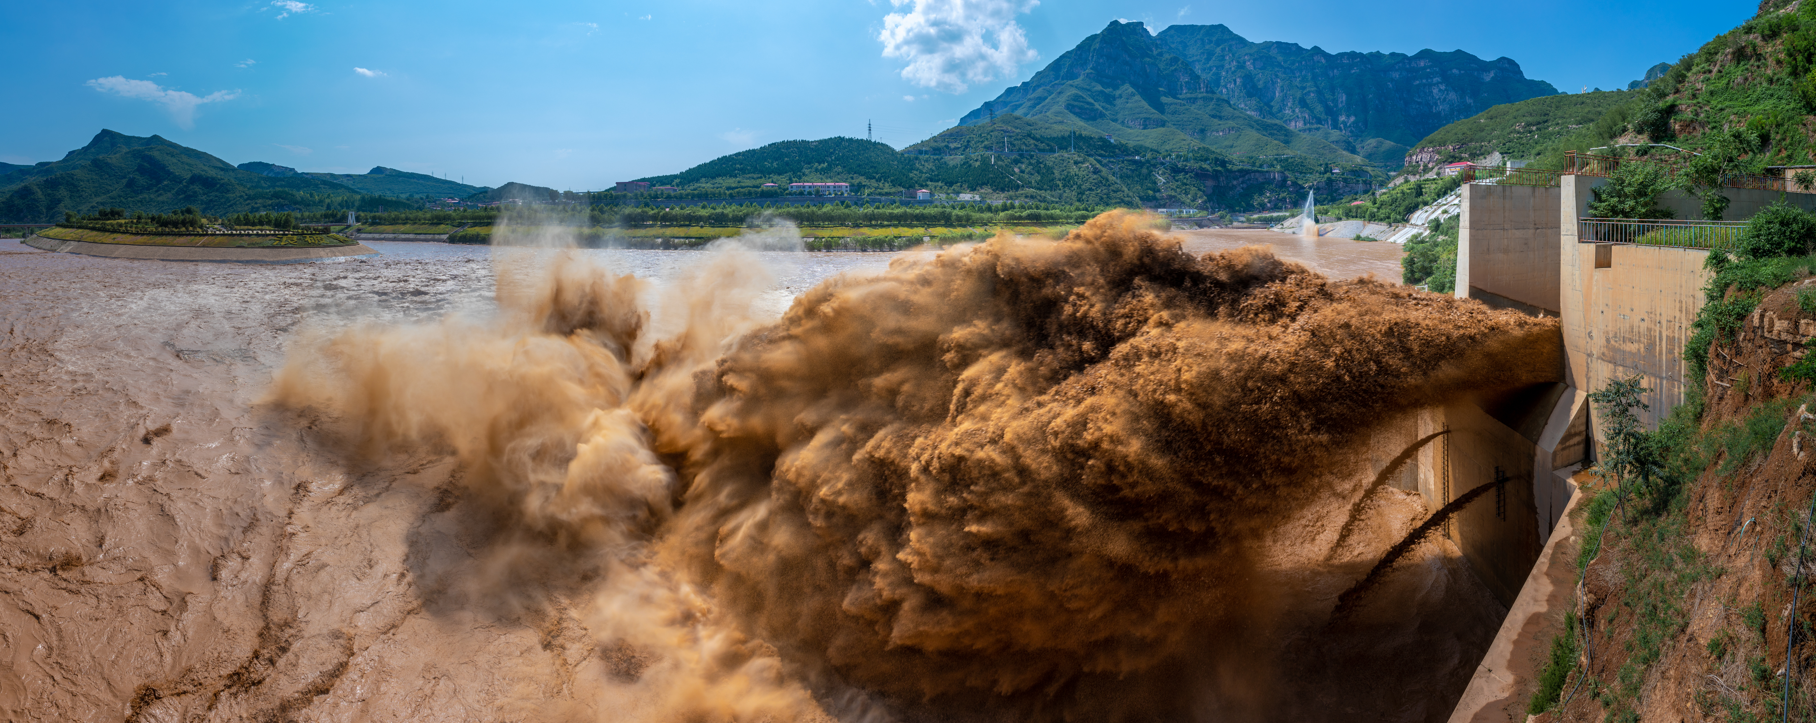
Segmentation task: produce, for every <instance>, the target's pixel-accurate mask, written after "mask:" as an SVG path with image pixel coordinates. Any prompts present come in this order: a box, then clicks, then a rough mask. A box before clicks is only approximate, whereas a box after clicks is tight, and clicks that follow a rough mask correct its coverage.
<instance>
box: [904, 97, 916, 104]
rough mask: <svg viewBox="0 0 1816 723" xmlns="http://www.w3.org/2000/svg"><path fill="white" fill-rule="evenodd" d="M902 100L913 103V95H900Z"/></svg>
mask: <svg viewBox="0 0 1816 723" xmlns="http://www.w3.org/2000/svg"><path fill="white" fill-rule="evenodd" d="M902 100H905V101H908V102H910V103H913V102H914V96H912V95H904V96H902Z"/></svg>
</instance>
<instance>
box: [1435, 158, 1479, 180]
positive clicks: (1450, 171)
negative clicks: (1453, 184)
mask: <svg viewBox="0 0 1816 723" xmlns="http://www.w3.org/2000/svg"><path fill="white" fill-rule="evenodd" d="M1471 165H1472V164H1471V163H1469V162H1468V161H1461V162H1458V163H1452V164H1450V165H1448V166H1445V167H1444V170H1442V171H1439V175H1444V176H1454V175H1457V174H1459V173H1462V172H1463V169H1465V168H1468V167H1470V166H1471Z"/></svg>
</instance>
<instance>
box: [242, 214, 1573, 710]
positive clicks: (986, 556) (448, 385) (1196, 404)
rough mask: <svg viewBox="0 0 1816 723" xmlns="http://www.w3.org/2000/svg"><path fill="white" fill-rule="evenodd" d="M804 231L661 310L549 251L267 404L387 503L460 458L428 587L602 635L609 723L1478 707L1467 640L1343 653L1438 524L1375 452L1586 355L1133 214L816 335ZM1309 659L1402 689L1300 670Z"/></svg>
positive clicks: (425, 581)
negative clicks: (1377, 541)
mask: <svg viewBox="0 0 1816 723" xmlns="http://www.w3.org/2000/svg"><path fill="white" fill-rule="evenodd" d="M545 228H546V227H545ZM790 233H791V232H790V230H789V229H786V228H781V229H772V230H770V231H768V232H766V233H765V234H762V235H759V236H757V237H754V238H749V239H744V240H741V241H734V242H728V243H724V244H722V245H721V246H720V247H718V248H715V249H714V250H712V251H710V252H708V255H707V256H705V257H702V258H701V259H700V260H699V261H698V262H697V263H694V264H692V265H690V266H688V267H687V268H686V269H684V270H682V271H681V272H680V273H678V274H676V275H674V276H671V277H669V278H667V279H665V280H664V281H663V282H662V283H661V284H654V283H652V282H650V281H648V280H646V279H640V278H637V277H635V276H631V275H628V274H624V273H620V272H617V271H615V270H614V269H612V268H610V266H609V265H606V264H602V263H601V261H600V258H601V257H600V256H598V255H597V254H589V253H582V252H576V251H571V250H562V249H561V248H560V247H561V246H563V245H564V244H563V239H562V238H561V236H560V233H559V232H558V231H540V232H538V236H537V237H535V238H518V239H517V241H518V244H519V246H517V247H509V245H508V244H507V247H505V248H498V249H495V256H494V260H493V265H494V269H495V277H496V283H497V293H496V298H497V303H498V307H499V308H498V312H497V313H496V314H491V315H478V314H473V315H468V314H459V313H454V314H449V315H447V316H444V317H442V318H440V319H435V320H430V321H424V322H419V323H364V324H356V325H353V326H351V327H348V326H335V327H309V326H308V325H305V326H304V327H302V328H301V329H300V331H299V332H298V336H297V337H295V339H294V340H293V341H292V343H291V345H290V347H289V351H288V356H287V358H286V360H285V364H284V366H283V368H282V369H281V370H280V371H279V372H278V373H277V374H276V377H275V379H274V381H273V383H272V385H271V388H270V391H269V395H268V397H267V398H266V402H267V405H268V408H270V409H273V410H276V411H279V412H281V413H286V414H289V415H291V417H292V419H293V420H294V422H293V423H295V424H301V425H308V426H309V427H311V428H313V429H314V430H315V432H313V433H312V434H314V435H315V436H316V437H317V438H318V439H317V441H318V443H319V444H321V445H323V449H325V450H328V451H330V452H331V453H332V454H333V455H334V456H337V457H339V458H340V459H341V460H343V462H344V463H345V464H347V465H348V466H349V469H350V470H355V471H357V470H358V469H361V468H369V467H372V466H374V465H377V466H383V465H384V464H385V461H384V460H386V459H387V458H389V457H394V456H399V455H403V456H409V455H422V454H424V450H429V451H431V452H433V451H434V450H445V451H446V453H447V454H451V455H452V456H453V457H455V458H456V459H457V460H458V470H459V473H458V474H457V475H456V478H457V485H456V486H455V487H451V488H449V489H447V490H444V491H443V492H442V493H441V494H443V495H444V496H445V497H446V498H447V499H448V503H447V505H448V506H449V507H450V508H452V509H453V512H451V513H450V514H453V513H454V512H459V513H460V514H462V515H463V517H461V518H460V519H461V520H463V522H461V523H460V525H462V526H463V527H464V528H465V529H466V530H467V531H465V532H462V533H460V534H462V535H464V536H465V539H466V541H465V542H464V543H463V545H464V549H466V550H467V551H469V553H470V555H471V559H453V558H448V559H440V558H434V556H430V558H434V559H422V560H418V562H417V563H416V564H415V567H414V569H415V572H414V576H415V577H414V579H415V585H416V586H417V587H418V588H419V590H420V594H421V595H422V597H423V598H424V603H423V604H424V605H425V606H426V608H427V609H428V610H429V611H430V612H432V613H436V614H443V615H451V614H455V613H454V611H463V610H464V611H475V610H477V611H481V612H483V614H484V615H487V616H492V617H493V618H496V619H499V620H533V619H538V618H539V617H546V616H547V614H548V613H547V611H548V610H550V609H555V608H559V609H561V610H563V611H566V612H564V613H563V614H571V615H572V616H573V617H574V618H576V619H578V620H579V621H581V628H583V631H584V632H583V633H576V634H582V635H584V636H586V637H587V638H589V639H590V643H589V645H590V647H591V648H592V649H593V650H595V651H596V654H597V656H598V657H599V659H601V660H603V661H604V665H605V667H606V669H607V672H608V675H606V676H605V679H603V680H597V681H593V682H592V683H591V684H590V685H592V686H596V687H593V688H589V690H591V691H593V692H592V693H590V694H591V695H595V696H598V697H600V699H610V700H618V701H634V704H632V705H629V706H628V707H617V708H613V709H612V710H613V712H614V714H613V715H612V716H611V717H613V718H615V719H619V720H626V719H630V720H651V721H657V720H698V721H755V720H766V719H767V720H796V719H803V720H808V719H826V718H837V719H841V720H856V719H866V720H891V719H894V720H936V719H937V720H970V719H978V720H984V719H1000V718H1002V717H1005V716H1007V717H1013V718H1016V719H1078V720H1122V719H1147V718H1156V717H1158V718H1167V719H1191V718H1199V719H1213V718H1216V719H1254V720H1262V719H1270V718H1274V717H1276V716H1277V715H1278V714H1280V713H1281V712H1283V711H1291V710H1295V709H1300V708H1302V707H1303V710H1301V712H1303V713H1313V712H1318V713H1320V714H1321V715H1325V716H1329V715H1335V714H1336V713H1338V712H1339V710H1340V709H1330V710H1322V711H1320V710H1319V709H1318V708H1316V707H1312V706H1315V705H1316V704H1317V703H1318V702H1319V701H1321V700H1323V698H1320V697H1319V695H1318V694H1315V692H1310V691H1312V689H1314V688H1321V689H1323V690H1324V691H1325V693H1326V694H1327V695H1328V694H1331V693H1332V692H1333V691H1334V692H1335V693H1336V694H1341V693H1342V692H1343V691H1345V690H1347V688H1345V686H1346V685H1358V684H1359V685H1360V686H1361V687H1363V688H1374V687H1378V685H1379V680H1380V678H1379V677H1378V676H1380V675H1386V674H1393V673H1396V672H1398V673H1404V674H1406V675H1434V676H1436V677H1443V675H1441V674H1438V673H1436V671H1430V670H1418V669H1417V668H1419V667H1420V666H1431V665H1434V664H1446V663H1448V664H1450V665H1455V664H1456V662H1458V661H1454V660H1452V661H1446V660H1445V658H1444V655H1446V654H1448V653H1454V652H1456V651H1455V650H1452V649H1450V648H1446V647H1445V644H1443V643H1438V644H1433V643H1431V640H1432V639H1440V640H1441V639H1443V638H1445V636H1450V637H1455V633H1456V630H1457V629H1463V628H1467V629H1469V630H1471V631H1474V632H1472V633H1471V634H1473V635H1478V636H1479V635H1480V634H1481V628H1483V627H1484V626H1483V624H1482V620H1481V618H1482V617H1483V616H1482V615H1475V616H1474V617H1471V616H1467V615H1465V616H1460V618H1459V619H1461V618H1469V619H1467V620H1461V621H1460V622H1456V623H1455V624H1454V625H1453V626H1452V627H1446V625H1447V624H1448V623H1443V622H1438V623H1432V622H1431V621H1419V620H1413V621H1411V623H1410V624H1411V626H1412V629H1410V631H1409V628H1408V627H1407V625H1406V624H1401V623H1404V622H1405V621H1401V622H1400V623H1397V622H1395V621H1393V620H1391V619H1379V618H1377V619H1376V620H1375V622H1373V623H1370V622H1369V619H1368V618H1367V617H1366V616H1364V617H1363V622H1362V623H1360V624H1359V626H1358V628H1357V629H1356V630H1355V631H1352V632H1350V633H1346V634H1344V635H1346V636H1347V637H1343V636H1339V637H1336V638H1326V639H1322V640H1320V639H1317V638H1315V637H1314V636H1312V634H1311V633H1310V632H1308V631H1312V630H1316V629H1318V627H1319V625H1321V624H1322V623H1323V622H1324V621H1323V620H1322V619H1320V617H1319V616H1320V615H1321V614H1323V613H1328V611H1329V607H1330V604H1331V603H1332V602H1334V597H1335V594H1336V592H1337V591H1338V590H1340V589H1341V588H1342V586H1343V585H1344V584H1346V583H1348V582H1350V581H1352V580H1353V579H1354V578H1355V577H1356V576H1357V575H1358V574H1359V571H1358V569H1357V567H1358V565H1360V566H1361V568H1362V569H1363V570H1365V569H1366V565H1367V564H1368V563H1369V562H1372V560H1370V559H1366V558H1367V553H1366V551H1365V552H1364V553H1363V554H1362V555H1361V558H1363V559H1361V562H1359V563H1357V562H1354V561H1350V562H1338V563H1331V562H1327V561H1326V560H1327V558H1332V557H1333V556H1332V555H1331V552H1332V550H1331V548H1332V547H1333V546H1334V545H1335V544H1337V542H1338V538H1339V536H1340V535H1343V534H1344V533H1341V532H1340V529H1342V528H1344V527H1346V524H1345V523H1346V521H1349V522H1350V523H1351V524H1350V525H1348V526H1349V527H1356V526H1358V525H1360V526H1361V527H1364V528H1366V527H1370V525H1371V524H1372V525H1374V526H1377V527H1381V528H1382V530H1383V532H1382V533H1381V534H1380V535H1379V536H1380V537H1382V538H1385V539H1391V538H1392V537H1394V536H1395V534H1394V533H1397V532H1400V531H1403V529H1404V528H1405V527H1406V526H1409V525H1410V524H1412V523H1415V522H1416V520H1413V519H1411V518H1412V517H1414V516H1415V511H1414V509H1413V507H1415V506H1416V504H1417V503H1416V502H1415V501H1411V500H1398V499H1397V498H1395V499H1396V500H1397V501H1395V500H1389V502H1386V503H1380V504H1378V505H1377V507H1375V508H1370V509H1371V510H1372V513H1371V514H1372V516H1367V515H1364V516H1365V517H1367V519H1365V520H1363V521H1362V522H1360V523H1357V522H1355V520H1354V518H1356V516H1357V515H1356V514H1352V512H1353V511H1352V509H1351V508H1352V506H1353V505H1354V504H1355V503H1356V501H1357V499H1358V497H1359V496H1360V495H1361V493H1362V491H1363V487H1364V486H1366V484H1367V482H1368V474H1367V472H1368V470H1366V469H1364V468H1363V466H1362V464H1361V463H1360V462H1359V461H1358V460H1362V459H1363V458H1364V457H1365V455H1363V454H1360V452H1361V451H1363V450H1364V449H1365V447H1366V445H1368V444H1369V443H1370V439H1371V436H1370V435H1371V434H1372V433H1373V432H1374V431H1375V430H1376V429H1377V428H1379V427H1380V426H1381V425H1383V424H1389V423H1393V422H1394V421H1396V420H1402V419H1405V418H1406V417H1407V415H1410V414H1413V413H1415V412H1416V411H1417V410H1419V409H1421V408H1426V407H1430V406H1434V405H1441V404H1445V403H1448V402H1451V401H1455V400H1459V399H1463V398H1465V397H1466V396H1467V395H1469V394H1472V393H1480V392H1484V391H1492V390H1493V389H1492V388H1506V389H1512V388H1518V387H1523V386H1526V385H1528V384H1531V383H1535V382H1539V381H1544V380H1547V379H1548V378H1549V377H1548V375H1549V374H1550V373H1551V370H1550V369H1549V367H1548V365H1547V364H1545V363H1543V362H1542V361H1534V362H1530V363H1529V362H1527V361H1525V360H1546V359H1551V358H1553V357H1554V356H1555V354H1554V353H1553V354H1547V353H1545V352H1546V351H1548V345H1553V344H1555V342H1554V341H1553V339H1554V337H1555V332H1554V331H1553V329H1552V326H1551V325H1552V323H1553V322H1550V321H1546V320H1533V319H1528V318H1525V317H1522V316H1519V315H1516V314H1511V313H1504V312H1493V311H1489V310H1487V309H1485V308H1483V307H1481V306H1480V305H1476V304H1470V303H1466V302H1460V301H1458V300H1455V299H1451V298H1448V297H1443V296H1438V295H1432V294H1425V293H1419V292H1415V291H1412V290H1409V289H1406V288H1403V287H1399V286H1394V285H1388V284H1385V283H1381V282H1378V281H1374V280H1368V279H1363V280H1355V281H1343V282H1332V281H1329V280H1327V279H1325V278H1324V277H1322V276H1318V275H1316V274H1314V273H1312V272H1310V271H1308V270H1306V269H1305V268H1304V267H1301V266H1299V265H1297V264H1294V263H1291V262H1286V261H1282V260H1280V259H1278V258H1276V257H1274V256H1272V255H1271V254H1269V253H1268V252H1266V251H1265V250H1261V249H1254V248H1249V249H1240V250H1236V251H1229V252H1224V253H1221V254H1211V255H1206V256H1203V257H1193V256H1191V255H1189V254H1187V253H1185V252H1184V251H1182V250H1181V249H1180V246H1179V243H1178V241H1177V240H1176V239H1172V238H1169V237H1166V236H1163V235H1161V234H1158V233H1156V232H1154V231H1152V230H1151V229H1150V227H1149V226H1148V221H1147V219H1145V218H1143V217H1140V216H1135V215H1129V214H1123V213H1111V214H1106V215H1105V216H1103V217H1100V218H1098V219H1096V220H1095V221H1093V222H1091V223H1090V224H1088V225H1087V226H1085V227H1084V228H1081V229H1080V230H1078V231H1076V232H1074V233H1073V234H1071V235H1069V236H1068V237H1067V238H1065V239H1062V240H1051V239H1027V238H1014V237H1010V236H999V237H998V238H996V239H993V240H991V241H989V242H986V243H983V244H978V245H974V246H963V247H958V248H953V249H949V250H946V251H943V252H939V253H932V252H926V253H911V254H905V255H901V256H898V257H896V258H895V259H894V260H893V261H891V263H890V264H889V267H888V269H887V270H885V271H880V272H877V273H854V274H846V275H841V276H837V277H834V278H832V279H829V280H827V281H825V282H823V283H820V284H819V285H818V286H815V287H814V288H812V289H811V290H808V291H807V292H806V293H804V294H802V295H800V296H799V297H798V298H795V299H793V301H792V303H791V304H790V305H789V306H787V308H786V311H780V312H779V310H778V309H776V308H775V306H776V305H773V304H766V303H764V302H765V298H766V294H770V293H772V292H770V291H769V289H771V288H772V287H773V285H774V283H775V274H776V273H778V272H777V271H776V270H773V269H772V268H770V267H769V266H768V265H767V264H765V263H764V262H763V261H762V258H763V256H762V255H760V254H758V253H756V252H754V251H752V250H750V248H751V247H752V246H758V247H763V248H776V247H778V245H780V246H786V245H787V244H788V241H789V239H790V237H791V236H790ZM501 236H502V237H504V238H507V239H508V238H510V235H509V232H508V231H506V232H501ZM778 313H779V316H778ZM462 510H464V512H462ZM1363 537H1367V536H1366V535H1364V536H1363ZM1364 547H1366V545H1364ZM1384 548H1385V544H1382V545H1380V549H1384ZM1458 569H1459V568H1457V566H1456V565H1455V564H1454V561H1453V560H1448V559H1447V558H1445V557H1444V555H1442V554H1437V553H1434V554H1433V555H1432V556H1430V557H1428V558H1426V559H1425V560H1424V561H1423V562H1422V563H1420V564H1419V565H1415V566H1414V569H1413V570H1412V571H1411V572H1410V573H1408V574H1407V575H1406V576H1405V579H1404V580H1402V584H1401V585H1400V587H1397V588H1391V589H1389V590H1386V591H1384V593H1383V594H1384V595H1387V596H1389V597H1390V598H1393V596H1398V597H1397V598H1393V599H1395V600H1397V601H1398V602H1399V603H1400V607H1399V609H1398V610H1396V611H1395V612H1396V614H1401V615H1413V616H1414V617H1416V616H1417V614H1418V613H1419V611H1424V610H1432V609H1441V608H1442V607H1443V606H1444V605H1446V604H1451V603H1455V602H1456V601H1458V600H1465V601H1466V602H1469V603H1471V604H1476V605H1478V606H1479V604H1480V601H1481V598H1483V597H1484V596H1483V595H1481V593H1480V591H1479V590H1478V589H1476V588H1471V587H1470V586H1469V585H1468V583H1467V581H1464V580H1462V578H1460V577H1458V575H1457V571H1458ZM1464 575H1465V576H1466V573H1464ZM1477 587H1478V588H1479V586H1477ZM1472 596H1473V597H1472ZM1490 605H1492V603H1490ZM1492 622H1493V621H1492V620H1491V621H1489V624H1488V625H1486V630H1487V634H1489V635H1491V634H1492V627H1493V626H1492ZM1371 625H1372V627H1371ZM1377 651H1384V652H1377ZM1434 651H1435V652H1434ZM1308 652H1310V653H1316V654H1318V655H1319V657H1321V658H1322V659H1324V660H1326V661H1328V660H1332V659H1337V660H1345V659H1348V660H1357V661H1360V662H1361V663H1363V664H1371V663H1372V664H1375V665H1376V667H1377V668H1380V667H1381V666H1380V663H1381V662H1382V660H1383V659H1385V660H1387V661H1388V662H1390V663H1392V664H1395V665H1400V666H1402V668H1401V669H1397V670H1396V669H1393V668H1392V666H1391V665H1389V666H1387V669H1385V670H1380V671H1379V672H1373V673H1372V674H1362V673H1358V672H1357V671H1346V670H1342V669H1336V668H1330V667H1328V666H1327V667H1325V668H1302V669H1299V670H1296V671H1292V672H1290V673H1289V672H1288V669H1290V668H1292V667H1294V666H1303V663H1304V659H1305V657H1306V655H1307V653H1308ZM1370 655H1375V656H1377V657H1376V658H1372V659H1371V658H1370V657H1369V656H1370ZM1463 665H1464V666H1465V669H1466V666H1467V663H1466V662H1465V663H1463ZM1359 676H1361V677H1359ZM1452 677H1454V676H1452ZM1408 687H1409V689H1410V690H1409V692H1408V695H1412V696H1416V695H1417V694H1418V692H1419V686H1418V685H1417V684H1412V685H1409V686H1408ZM1358 692H1360V691H1358ZM1381 697H1384V698H1392V696H1391V695H1388V696H1381ZM1361 705H1363V706H1364V707H1363V708H1361V709H1360V710H1357V709H1355V708H1353V707H1352V708H1351V709H1350V711H1349V713H1348V714H1355V713H1361V714H1364V715H1368V714H1380V713H1391V714H1393V716H1392V717H1399V718H1402V719H1415V720H1416V719H1429V718H1431V717H1432V715H1431V711H1429V710H1425V709H1422V708H1419V707H1418V706H1417V705H1412V704H1409V703H1407V702H1406V701H1404V700H1398V701H1396V700H1390V701H1389V702H1387V703H1370V704H1361ZM1370 705H1373V706H1375V707H1373V708H1370V707H1367V706H1370ZM1409 706H1410V707H1409ZM536 710H538V711H539V715H540V716H542V717H566V716H568V715H570V713H571V711H570V712H569V713H563V712H561V711H557V710H553V709H550V708H547V707H546V706H545V707H542V708H537V709H536ZM1339 717H1340V716H1339ZM1439 717H1441V716H1439Z"/></svg>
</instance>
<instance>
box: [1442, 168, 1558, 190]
mask: <svg viewBox="0 0 1816 723" xmlns="http://www.w3.org/2000/svg"><path fill="white" fill-rule="evenodd" d="M1563 178H1564V172H1563V171H1548V170H1544V169H1540V168H1514V169H1511V170H1509V169H1508V168H1506V167H1505V166H1476V165H1471V166H1467V167H1465V168H1464V169H1463V182H1464V183H1474V184H1477V185H1482V186H1535V187H1538V188H1557V186H1558V183H1559V182H1560V181H1561V180H1563Z"/></svg>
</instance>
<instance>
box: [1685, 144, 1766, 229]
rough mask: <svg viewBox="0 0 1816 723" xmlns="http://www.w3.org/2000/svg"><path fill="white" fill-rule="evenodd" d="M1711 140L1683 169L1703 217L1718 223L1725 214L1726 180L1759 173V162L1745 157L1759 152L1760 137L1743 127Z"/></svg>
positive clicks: (1726, 205)
mask: <svg viewBox="0 0 1816 723" xmlns="http://www.w3.org/2000/svg"><path fill="white" fill-rule="evenodd" d="M1709 135H1710V136H1712V137H1713V139H1714V140H1713V142H1711V143H1710V144H1709V145H1708V147H1706V148H1704V149H1703V153H1702V155H1700V156H1696V157H1694V158H1692V159H1690V163H1689V165H1688V166H1686V167H1685V169H1684V175H1685V177H1686V178H1687V179H1688V180H1689V182H1690V184H1691V187H1692V191H1693V192H1694V193H1695V194H1696V195H1697V196H1698V197H1700V198H1702V213H1703V218H1706V219H1709V220H1711V221H1720V220H1721V217H1722V214H1725V213H1727V211H1728V197H1727V196H1726V195H1723V194H1722V192H1721V191H1722V189H1723V188H1725V187H1726V186H1727V182H1728V179H1730V178H1733V177H1735V176H1740V175H1747V174H1755V173H1759V172H1760V171H1762V170H1763V169H1762V168H1760V165H1761V163H1760V162H1759V161H1758V160H1753V159H1748V158H1747V156H1749V155H1751V154H1755V153H1757V152H1758V151H1759V134H1757V133H1755V132H1753V131H1750V130H1747V129H1746V128H1730V129H1727V130H1725V131H1721V132H1719V133H1711V134H1709Z"/></svg>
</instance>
